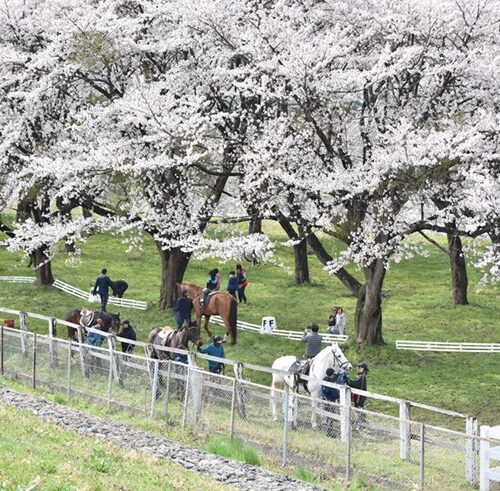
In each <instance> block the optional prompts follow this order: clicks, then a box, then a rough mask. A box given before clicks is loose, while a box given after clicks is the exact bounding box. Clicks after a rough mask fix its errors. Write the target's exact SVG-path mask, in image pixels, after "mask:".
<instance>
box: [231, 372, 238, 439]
mask: <svg viewBox="0 0 500 491" xmlns="http://www.w3.org/2000/svg"><path fill="white" fill-rule="evenodd" d="M236 384H237V380H236V379H233V391H232V395H231V416H230V422H229V437H230V438H233V436H234V408H235V406H236Z"/></svg>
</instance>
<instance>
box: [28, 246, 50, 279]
mask: <svg viewBox="0 0 500 491" xmlns="http://www.w3.org/2000/svg"><path fill="white" fill-rule="evenodd" d="M31 260H32V263H33V266H34V268H35V273H36V283H37V284H38V285H52V283H54V277H53V276H52V265H51V262H50V259H49V258H48V257H47V254H46V253H45V249H44V248H43V247H41V248H39V249H37V250H36V251H34V252H33V253H32V254H31Z"/></svg>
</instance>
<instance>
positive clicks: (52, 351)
mask: <svg viewBox="0 0 500 491" xmlns="http://www.w3.org/2000/svg"><path fill="white" fill-rule="evenodd" d="M56 326H57V319H54V318H50V319H49V360H50V361H49V363H50V368H55V367H57V366H58V365H59V357H58V354H57V341H55V340H54V338H55V337H56V336H57V327H56Z"/></svg>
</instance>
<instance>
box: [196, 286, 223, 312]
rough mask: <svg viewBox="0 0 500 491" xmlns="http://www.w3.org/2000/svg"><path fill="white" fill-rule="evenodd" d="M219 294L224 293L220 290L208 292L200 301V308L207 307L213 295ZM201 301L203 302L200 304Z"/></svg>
mask: <svg viewBox="0 0 500 491" xmlns="http://www.w3.org/2000/svg"><path fill="white" fill-rule="evenodd" d="M221 293H224V292H221V291H220V290H216V291H210V292H208V294H207V293H205V294H204V297H202V298H201V299H200V303H201V306H202V307H203V308H206V307H208V304H209V303H210V300H211V299H212V297H214V296H215V295H219V294H221ZM201 300H203V302H201Z"/></svg>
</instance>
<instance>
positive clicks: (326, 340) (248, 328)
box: [210, 315, 349, 345]
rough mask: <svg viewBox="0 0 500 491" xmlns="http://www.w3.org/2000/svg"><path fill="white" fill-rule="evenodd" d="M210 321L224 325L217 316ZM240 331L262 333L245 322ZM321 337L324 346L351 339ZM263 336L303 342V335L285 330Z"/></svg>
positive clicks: (345, 337) (340, 335)
mask: <svg viewBox="0 0 500 491" xmlns="http://www.w3.org/2000/svg"><path fill="white" fill-rule="evenodd" d="M210 321H212V322H214V323H215V324H218V325H220V326H223V325H224V321H223V320H222V319H221V318H220V317H219V316H217V315H214V316H212V317H210ZM237 325H238V330H240V331H251V332H256V333H260V332H261V328H260V326H259V325H257V324H252V323H250V322H245V321H238V322H237ZM320 334H321V337H322V338H323V340H322V342H323V343H324V344H332V343H338V344H341V345H342V344H346V343H347V340H348V339H349V337H348V336H346V335H345V334H323V333H320ZM263 336H279V337H283V338H287V339H290V340H292V341H301V340H302V336H303V333H301V332H299V331H289V330H285V329H275V330H274V331H272V332H270V333H266V334H263Z"/></svg>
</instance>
